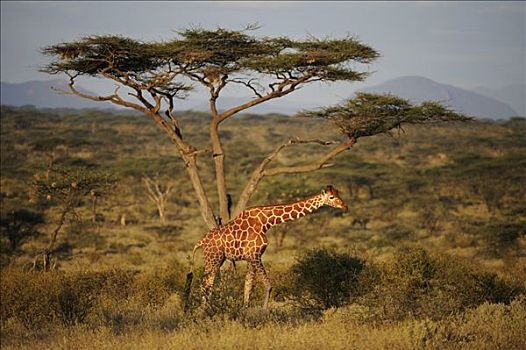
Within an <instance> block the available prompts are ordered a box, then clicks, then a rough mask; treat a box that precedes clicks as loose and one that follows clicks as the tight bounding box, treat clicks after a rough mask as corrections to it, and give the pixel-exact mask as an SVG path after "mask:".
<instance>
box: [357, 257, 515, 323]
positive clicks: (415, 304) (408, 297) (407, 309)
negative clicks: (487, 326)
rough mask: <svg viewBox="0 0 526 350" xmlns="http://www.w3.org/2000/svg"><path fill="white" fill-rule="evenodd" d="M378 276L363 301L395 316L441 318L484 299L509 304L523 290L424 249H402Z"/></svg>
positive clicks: (395, 318)
mask: <svg viewBox="0 0 526 350" xmlns="http://www.w3.org/2000/svg"><path fill="white" fill-rule="evenodd" d="M376 278H377V279H376V281H374V280H373V281H371V282H370V283H372V284H373V285H374V288H373V289H372V291H371V292H370V293H367V294H366V295H364V296H363V297H362V298H361V299H360V303H363V304H364V305H367V306H372V307H373V308H376V309H377V310H381V311H382V312H381V313H382V315H381V316H380V318H384V319H394V320H401V319H405V318H411V317H412V318H417V319H422V318H431V319H441V318H444V317H446V316H448V315H450V314H454V313H457V312H461V311H463V310H465V309H466V308H472V307H476V306H478V305H480V304H482V303H484V302H494V303H509V302H510V301H511V300H512V299H513V298H514V297H515V296H517V295H518V294H520V293H521V292H523V287H521V286H519V285H513V284H511V283H509V282H507V281H505V280H503V279H501V278H499V277H498V276H497V275H495V274H492V273H488V272H483V271H478V270H476V269H475V268H473V267H470V266H468V265H466V264H465V263H463V262H461V261H460V260H458V259H455V258H454V257H451V256H446V255H435V256H433V255H430V254H429V253H427V252H426V251H425V250H424V249H421V248H412V249H407V250H401V251H400V252H398V254H397V255H396V256H395V257H394V259H393V260H392V261H390V262H388V263H387V264H385V265H384V266H382V267H381V268H380V270H379V274H378V275H377V277H376Z"/></svg>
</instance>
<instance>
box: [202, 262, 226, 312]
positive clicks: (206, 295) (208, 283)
mask: <svg viewBox="0 0 526 350" xmlns="http://www.w3.org/2000/svg"><path fill="white" fill-rule="evenodd" d="M224 261H225V259H224V257H223V258H221V259H211V260H210V261H208V262H206V263H205V274H204V280H203V287H202V298H203V306H204V307H205V308H207V309H208V310H211V309H212V308H211V304H210V297H211V294H212V287H213V286H214V282H215V280H216V277H217V275H218V274H219V270H220V268H221V265H222V264H223V262H224Z"/></svg>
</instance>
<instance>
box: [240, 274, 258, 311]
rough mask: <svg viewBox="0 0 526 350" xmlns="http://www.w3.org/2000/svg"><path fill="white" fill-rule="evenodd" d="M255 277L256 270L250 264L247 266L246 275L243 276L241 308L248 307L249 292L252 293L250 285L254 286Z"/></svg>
mask: <svg viewBox="0 0 526 350" xmlns="http://www.w3.org/2000/svg"><path fill="white" fill-rule="evenodd" d="M255 277H256V270H255V269H254V266H253V265H252V264H248V271H247V275H246V276H245V290H244V295H243V296H244V298H243V306H244V307H248V302H249V300H250V292H251V291H252V285H253V284H254V278H255Z"/></svg>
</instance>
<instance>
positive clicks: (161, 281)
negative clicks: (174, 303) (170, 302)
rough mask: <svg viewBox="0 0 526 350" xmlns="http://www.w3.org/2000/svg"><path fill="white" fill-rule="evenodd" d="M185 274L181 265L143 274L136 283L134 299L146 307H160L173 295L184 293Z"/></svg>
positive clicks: (137, 277) (138, 276)
mask: <svg viewBox="0 0 526 350" xmlns="http://www.w3.org/2000/svg"><path fill="white" fill-rule="evenodd" d="M185 272H186V271H185V270H184V269H183V268H182V266H180V265H175V266H164V267H159V268H156V269H155V270H153V271H145V272H142V273H140V274H139V275H137V276H136V278H135V281H134V285H133V293H134V297H135V298H136V299H137V300H138V301H139V302H141V303H142V304H143V305H145V306H151V307H154V308H155V307H160V306H162V305H163V304H164V302H165V300H166V299H168V297H170V295H171V294H172V293H176V292H179V293H180V292H182V290H183V286H184V276H185Z"/></svg>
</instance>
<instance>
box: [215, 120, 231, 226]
mask: <svg viewBox="0 0 526 350" xmlns="http://www.w3.org/2000/svg"><path fill="white" fill-rule="evenodd" d="M218 127H219V125H218V122H217V121H216V120H214V121H212V122H211V123H210V139H211V141H212V152H213V153H212V156H213V158H214V165H215V173H216V186H217V196H218V199H219V217H220V219H221V222H222V223H223V224H224V223H226V222H228V221H229V220H230V216H229V215H228V197H227V190H226V182H225V154H224V151H223V146H222V145H221V140H220V138H219V132H218Z"/></svg>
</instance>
